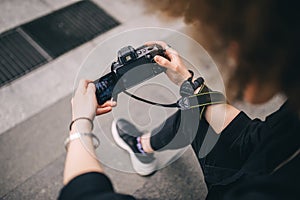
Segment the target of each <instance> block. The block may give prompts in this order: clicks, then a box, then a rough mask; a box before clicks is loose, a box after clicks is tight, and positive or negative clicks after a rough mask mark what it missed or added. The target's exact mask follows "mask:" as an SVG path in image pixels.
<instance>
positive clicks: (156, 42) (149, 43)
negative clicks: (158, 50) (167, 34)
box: [145, 41, 168, 48]
mask: <svg viewBox="0 0 300 200" xmlns="http://www.w3.org/2000/svg"><path fill="white" fill-rule="evenodd" d="M155 44H159V45H160V46H162V47H163V48H166V47H167V46H168V45H167V43H165V42H163V41H148V42H146V43H145V45H147V46H151V45H155Z"/></svg>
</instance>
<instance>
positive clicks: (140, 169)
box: [111, 120, 156, 176]
mask: <svg viewBox="0 0 300 200" xmlns="http://www.w3.org/2000/svg"><path fill="white" fill-rule="evenodd" d="M111 130H112V136H113V138H114V140H115V142H116V144H117V145H118V146H119V147H121V148H122V149H124V150H125V151H127V152H128V153H129V155H130V159H131V163H132V166H133V169H134V170H135V171H136V173H138V174H139V175H141V176H148V175H150V174H152V173H153V172H155V171H156V160H154V162H151V163H150V164H145V163H143V162H141V161H140V160H139V159H138V158H137V157H136V156H135V153H134V152H133V151H132V149H131V148H130V147H129V146H128V145H127V144H126V142H124V140H123V139H122V138H121V137H120V136H119V133H118V131H117V123H116V121H115V120H114V121H113V123H112V127H111Z"/></svg>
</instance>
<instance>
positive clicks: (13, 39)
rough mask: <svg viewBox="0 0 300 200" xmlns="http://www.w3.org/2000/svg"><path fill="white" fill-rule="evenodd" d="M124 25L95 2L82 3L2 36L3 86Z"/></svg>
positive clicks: (0, 67)
mask: <svg viewBox="0 0 300 200" xmlns="http://www.w3.org/2000/svg"><path fill="white" fill-rule="evenodd" d="M119 24H120V23H119V22H118V21H116V20H115V19H114V18H112V17H111V16H110V15H108V14H107V13H106V12H105V11H104V10H103V9H101V8H99V7H98V6H97V5H95V4H94V3H93V2H91V1H80V2H77V3H75V4H72V5H70V6H67V7H65V8H62V9H60V10H57V11H55V12H53V13H51V14H49V15H46V16H44V17H41V18H38V19H36V20H34V21H31V22H29V23H26V24H23V25H21V26H20V27H17V28H15V29H12V30H9V31H7V32H5V33H3V34H1V35H0V59H1V60H0V81H1V82H0V86H3V85H4V84H6V83H8V82H10V81H12V80H14V79H16V78H18V77H20V76H22V75H24V74H26V73H28V72H30V71H31V70H33V69H35V68H37V67H39V66H41V65H42V64H44V63H46V62H49V61H50V60H52V59H54V58H56V57H58V56H60V55H62V54H64V53H66V52H67V51H69V50H71V49H73V48H75V47H77V46H79V45H81V44H83V43H85V42H87V41H89V40H91V39H93V38H94V37H96V36H98V35H100V34H102V33H104V32H106V31H108V30H110V29H112V28H114V27H115V26H117V25H119Z"/></svg>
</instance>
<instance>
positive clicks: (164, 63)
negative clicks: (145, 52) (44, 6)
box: [154, 56, 174, 70]
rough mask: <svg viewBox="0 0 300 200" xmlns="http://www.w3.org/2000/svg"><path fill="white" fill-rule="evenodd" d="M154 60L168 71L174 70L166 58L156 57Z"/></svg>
mask: <svg viewBox="0 0 300 200" xmlns="http://www.w3.org/2000/svg"><path fill="white" fill-rule="evenodd" d="M154 60H155V62H156V63H157V64H159V65H160V66H162V67H165V68H167V69H172V70H173V68H174V66H173V64H172V63H171V62H170V61H169V60H168V59H166V58H164V57H162V56H155V57H154Z"/></svg>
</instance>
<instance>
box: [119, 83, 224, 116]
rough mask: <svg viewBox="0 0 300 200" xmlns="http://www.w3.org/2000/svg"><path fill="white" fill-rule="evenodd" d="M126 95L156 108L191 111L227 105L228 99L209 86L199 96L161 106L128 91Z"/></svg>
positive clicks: (195, 95)
mask: <svg viewBox="0 0 300 200" xmlns="http://www.w3.org/2000/svg"><path fill="white" fill-rule="evenodd" d="M123 92H124V93H125V94H126V95H128V96H130V97H132V98H134V99H136V100H138V101H142V102H144V103H148V104H151V105H155V106H161V107H166V108H178V109H180V110H189V109H193V108H204V107H206V106H209V105H214V104H224V103H226V98H225V96H224V95H223V94H222V93H221V92H217V91H211V90H210V89H209V88H208V87H207V86H205V89H203V90H201V91H200V92H199V93H198V94H194V95H190V96H186V97H181V98H180V99H179V100H178V101H177V102H176V103H172V104H161V103H157V102H153V101H149V100H146V99H143V98H141V97H138V96H136V95H134V94H131V93H129V92H127V91H123Z"/></svg>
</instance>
